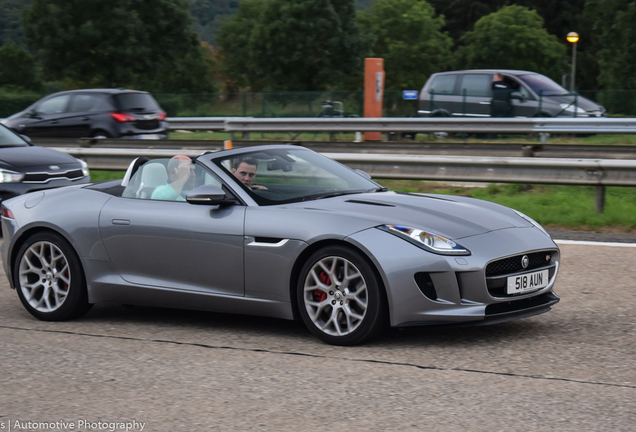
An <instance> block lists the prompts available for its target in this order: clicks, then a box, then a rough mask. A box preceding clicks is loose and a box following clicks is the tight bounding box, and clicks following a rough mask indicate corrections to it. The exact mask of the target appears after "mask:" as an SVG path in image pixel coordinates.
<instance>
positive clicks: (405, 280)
mask: <svg viewBox="0 0 636 432" xmlns="http://www.w3.org/2000/svg"><path fill="white" fill-rule="evenodd" d="M348 240H349V241H351V242H352V243H354V244H355V245H356V246H358V247H360V248H362V249H364V250H365V251H366V252H367V254H368V255H369V256H370V257H371V259H372V260H373V261H374V264H375V265H376V268H377V269H378V271H379V272H380V274H381V277H382V280H383V282H384V286H385V288H386V294H387V300H388V303H389V313H390V322H391V325H392V326H409V325H440V324H442V325H448V324H452V325H469V324H470V325H479V324H487V323H494V322H502V321H508V320H512V319H518V318H523V317H526V316H531V315H536V314H539V313H543V312H547V311H548V310H549V309H550V306H552V305H553V304H555V303H557V302H558V301H559V298H558V296H556V294H554V293H553V288H554V283H555V281H556V276H557V273H558V271H557V270H558V262H559V260H560V255H559V251H558V247H557V246H556V245H555V244H554V242H552V240H551V239H550V238H549V237H547V236H546V235H545V234H543V233H542V232H541V231H540V230H538V229H537V228H534V227H532V228H530V227H528V228H510V229H504V230H499V231H492V232H489V233H485V234H481V235H476V236H472V237H467V238H463V239H461V244H462V246H464V247H466V248H468V249H469V250H470V251H471V252H472V254H471V255H470V256H461V257H460V256H445V255H436V254H432V253H429V252H426V251H424V250H422V249H420V248H418V247H417V246H414V245H411V244H410V243H408V242H406V241H404V240H402V239H400V238H398V237H395V236H392V235H390V234H386V233H384V232H382V231H380V230H378V229H375V228H374V229H369V230H365V231H361V232H359V233H356V234H354V235H352V236H351V237H349V238H348ZM538 251H549V252H550V253H551V254H553V256H552V260H553V264H555V271H554V272H553V274H552V276H551V277H550V280H549V283H548V285H547V286H546V287H544V288H542V289H539V290H537V291H533V292H530V293H524V294H519V295H515V296H501V297H495V296H493V295H491V293H490V292H489V290H488V286H487V280H486V274H485V269H486V266H487V265H488V263H490V262H492V261H496V260H499V259H502V258H506V257H511V256H516V255H519V254H525V253H529V252H538ZM422 273H424V274H426V275H428V276H427V277H429V278H430V279H429V280H430V282H431V284H432V285H433V286H434V294H433V295H431V294H430V293H428V292H427V291H426V289H422V282H421V281H420V282H419V284H418V282H417V281H416V277H415V275H416V274H422Z"/></svg>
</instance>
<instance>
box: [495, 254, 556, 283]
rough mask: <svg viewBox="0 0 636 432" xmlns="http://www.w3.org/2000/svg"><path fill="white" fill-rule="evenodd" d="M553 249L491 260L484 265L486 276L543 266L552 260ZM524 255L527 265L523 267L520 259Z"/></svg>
mask: <svg viewBox="0 0 636 432" xmlns="http://www.w3.org/2000/svg"><path fill="white" fill-rule="evenodd" d="M552 254H553V251H543V252H533V253H529V254H521V255H516V256H513V257H509V258H504V259H502V260H499V261H493V262H491V263H490V264H488V266H486V277H491V276H498V275H503V274H509V273H517V272H520V271H526V270H532V269H535V268H540V267H545V266H547V265H549V264H550V263H551V261H552ZM524 255H527V256H528V260H529V264H528V267H526V268H523V266H522V265H521V259H522V258H523V256H524Z"/></svg>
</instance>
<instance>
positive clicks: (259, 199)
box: [211, 146, 384, 206]
mask: <svg viewBox="0 0 636 432" xmlns="http://www.w3.org/2000/svg"><path fill="white" fill-rule="evenodd" d="M250 157H251V158H256V159H257V160H258V161H259V163H258V170H257V177H256V181H255V184H258V185H261V186H265V187H267V186H270V188H272V190H270V189H266V190H260V189H254V190H252V189H250V188H249V187H248V186H246V185H245V184H243V183H242V182H241V181H240V180H239V179H238V178H237V177H235V175H234V174H233V173H232V169H231V167H232V165H233V164H235V163H236V161H237V160H240V159H244V158H250ZM281 161H283V162H284V161H287V162H288V167H286V168H282V166H280V165H278V163H280V162H281ZM211 162H212V163H213V164H214V165H215V167H217V168H218V169H220V170H221V171H223V172H224V173H225V174H226V175H227V177H228V178H230V179H231V180H230V181H231V182H232V184H231V186H232V187H233V188H234V189H237V190H241V191H243V192H245V193H247V194H248V195H249V196H250V198H252V199H253V200H254V202H255V203H256V204H258V205H259V206H272V205H280V204H290V203H297V202H306V201H313V200H317V199H323V198H329V197H332V196H339V195H348V194H358V193H365V192H373V191H377V190H384V188H383V187H382V186H381V185H379V184H378V183H376V182H374V181H373V180H371V179H367V178H365V177H364V176H362V175H361V174H359V173H358V172H356V171H355V170H353V169H351V168H349V167H347V166H346V165H343V164H341V163H339V162H336V161H334V160H333V159H330V158H328V157H326V156H323V155H321V154H319V153H317V152H314V151H312V150H309V149H306V148H303V147H298V146H288V147H287V146H280V147H269V148H257V149H254V150H253V151H249V152H239V153H235V152H232V154H229V155H223V156H221V155H217V156H216V157H214V158H212V160H211ZM268 163H270V164H272V165H269V166H268ZM295 163H300V164H312V165H313V166H314V167H316V168H317V169H319V170H324V171H325V172H326V173H328V174H331V175H333V178H330V179H327V178H324V177H319V176H316V177H315V178H312V177H305V178H304V179H305V180H308V181H309V182H310V183H311V181H314V182H320V181H321V180H324V181H329V180H337V181H342V182H344V183H346V184H347V187H338V186H333V187H326V186H322V187H321V186H309V185H290V184H283V183H272V182H269V181H265V182H264V183H259V181H258V180H259V179H260V180H261V181H263V180H266V179H270V177H268V175H267V174H268V173H271V172H276V173H278V174H281V173H287V172H291V171H293V168H291V169H290V168H289V167H293V166H294V165H293V164H295ZM299 166H300V165H299ZM285 170H287V171H285ZM290 176H291V175H290ZM271 177H274V178H275V177H277V176H276V175H273V176H271ZM278 177H279V178H282V179H285V176H278ZM303 187H304V188H305V189H303ZM279 188H288V189H290V188H291V189H296V191H297V192H302V193H301V194H290V195H288V196H284V193H279V195H280V197H276V196H275V193H274V192H273V190H275V189H279Z"/></svg>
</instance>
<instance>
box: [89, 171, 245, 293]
mask: <svg viewBox="0 0 636 432" xmlns="http://www.w3.org/2000/svg"><path fill="white" fill-rule="evenodd" d="M203 171H205V170H204V169H203V168H202V167H200V166H198V165H197V176H198V177H200V176H202V177H205V178H206V179H208V180H209V179H212V181H213V182H218V179H216V178H213V177H212V176H211V174H209V173H207V172H205V173H203ZM208 180H206V182H208ZM199 184H201V182H199ZM208 184H210V183H209V182H208ZM244 220H245V206H243V205H238V204H237V205H227V206H210V205H200V204H197V205H195V204H190V203H187V202H185V201H158V200H152V199H140V198H135V197H130V198H126V197H115V198H112V199H111V200H109V201H108V202H107V203H106V205H105V206H104V207H103V209H102V211H101V213H100V216H99V228H100V234H101V236H102V240H103V244H104V247H105V249H106V252H107V254H108V257H109V259H110V261H111V262H112V264H113V266H114V267H115V269H116V270H117V272H119V274H120V275H121V277H122V278H123V279H124V280H126V281H128V282H130V283H133V284H139V285H145V286H155V287H162V288H169V289H174V290H181V291H190V292H205V293H217V294H225V295H236V296H242V295H244V293H245V289H244V275H243V247H244V228H243V227H244Z"/></svg>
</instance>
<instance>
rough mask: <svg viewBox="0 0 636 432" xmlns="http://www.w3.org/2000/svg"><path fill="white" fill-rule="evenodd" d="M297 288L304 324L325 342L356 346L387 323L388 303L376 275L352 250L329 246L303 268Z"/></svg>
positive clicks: (311, 258)
mask: <svg viewBox="0 0 636 432" xmlns="http://www.w3.org/2000/svg"><path fill="white" fill-rule="evenodd" d="M297 289H298V291H297V294H298V295H297V298H298V307H299V310H300V314H301V317H302V319H303V321H304V323H305V325H306V326H307V328H308V329H309V330H310V331H311V332H312V333H313V334H314V335H316V336H317V337H318V338H320V339H321V340H323V341H324V342H327V343H330V344H333V345H356V344H359V343H362V342H365V341H367V340H369V339H371V338H372V337H373V336H374V335H375V334H376V333H377V332H378V331H379V330H380V329H382V327H383V326H384V324H385V322H386V310H387V307H386V301H385V299H384V295H383V292H382V291H381V287H380V285H379V283H378V280H377V277H376V275H375V272H374V271H373V269H372V267H371V266H370V265H369V264H368V263H367V261H366V260H365V259H364V258H363V257H362V256H361V255H360V254H358V253H357V252H354V251H353V250H351V249H348V248H345V247H341V246H329V247H325V248H323V249H320V250H319V251H317V252H315V253H314V254H313V255H312V256H311V257H310V258H309V259H308V260H307V262H306V263H305V265H304V266H303V269H302V271H301V274H300V278H299V280H298V288H297Z"/></svg>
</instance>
